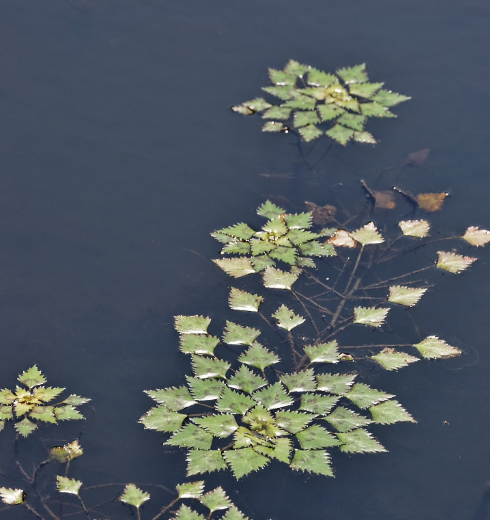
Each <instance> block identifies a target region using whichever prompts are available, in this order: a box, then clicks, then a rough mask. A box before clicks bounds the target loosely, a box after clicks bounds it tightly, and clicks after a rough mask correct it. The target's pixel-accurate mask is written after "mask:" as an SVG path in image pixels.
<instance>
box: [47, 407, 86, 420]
mask: <svg viewBox="0 0 490 520" xmlns="http://www.w3.org/2000/svg"><path fill="white" fill-rule="evenodd" d="M54 415H55V417H56V419H58V421H79V420H81V419H85V417H84V416H83V415H82V414H81V413H80V412H79V411H78V410H77V409H76V408H75V407H74V406H71V405H67V406H57V407H56V408H55V409H54Z"/></svg>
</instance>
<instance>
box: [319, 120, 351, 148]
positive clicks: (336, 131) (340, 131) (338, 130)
mask: <svg viewBox="0 0 490 520" xmlns="http://www.w3.org/2000/svg"><path fill="white" fill-rule="evenodd" d="M325 133H326V134H327V135H328V136H329V137H331V138H332V139H333V140H335V141H337V142H338V143H340V144H341V145H343V146H345V145H346V144H347V143H348V142H349V141H350V139H351V137H352V136H353V135H354V131H353V130H351V129H350V128H346V127H345V126H342V125H339V124H336V125H335V126H333V127H332V128H330V130H327V131H326V132H325Z"/></svg>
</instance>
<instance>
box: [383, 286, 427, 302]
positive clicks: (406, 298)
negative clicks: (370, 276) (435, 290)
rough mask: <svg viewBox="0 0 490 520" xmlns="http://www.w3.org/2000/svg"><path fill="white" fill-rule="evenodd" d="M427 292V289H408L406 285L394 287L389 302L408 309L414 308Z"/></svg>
mask: <svg viewBox="0 0 490 520" xmlns="http://www.w3.org/2000/svg"><path fill="white" fill-rule="evenodd" d="M426 291H427V288H426V287H421V288H417V287H406V286H404V285H392V286H391V287H390V296H389V297H388V301H389V302H392V303H398V304H400V305H405V306H407V307H413V306H414V305H416V304H417V302H418V301H419V300H420V298H422V296H423V294H424V293H425V292H426Z"/></svg>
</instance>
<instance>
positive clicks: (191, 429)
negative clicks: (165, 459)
mask: <svg viewBox="0 0 490 520" xmlns="http://www.w3.org/2000/svg"><path fill="white" fill-rule="evenodd" d="M212 442H213V436H212V435H211V433H209V432H207V431H206V430H204V429H203V428H199V426H196V425H195V424H190V423H189V424H186V425H185V426H184V427H183V428H182V429H180V430H179V431H177V432H176V433H174V434H173V435H172V437H170V439H168V441H166V442H165V443H164V444H169V445H170V446H180V447H181V448H194V449H196V450H210V449H211V444H212Z"/></svg>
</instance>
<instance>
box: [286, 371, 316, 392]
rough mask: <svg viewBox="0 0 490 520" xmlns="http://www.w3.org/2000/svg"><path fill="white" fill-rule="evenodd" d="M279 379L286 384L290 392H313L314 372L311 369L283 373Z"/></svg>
mask: <svg viewBox="0 0 490 520" xmlns="http://www.w3.org/2000/svg"><path fill="white" fill-rule="evenodd" d="M281 381H282V382H283V383H284V384H285V385H286V386H287V388H288V390H289V391H290V392H314V391H315V390H316V379H315V372H314V371H313V369H311V368H309V369H308V370H303V371H301V372H294V373H293V374H284V375H283V376H281Z"/></svg>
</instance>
